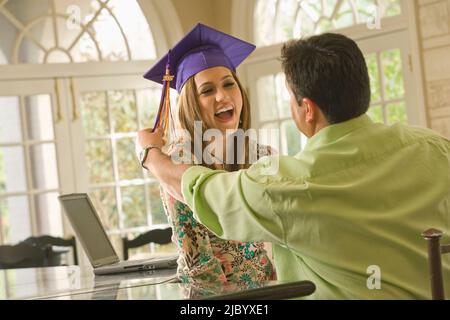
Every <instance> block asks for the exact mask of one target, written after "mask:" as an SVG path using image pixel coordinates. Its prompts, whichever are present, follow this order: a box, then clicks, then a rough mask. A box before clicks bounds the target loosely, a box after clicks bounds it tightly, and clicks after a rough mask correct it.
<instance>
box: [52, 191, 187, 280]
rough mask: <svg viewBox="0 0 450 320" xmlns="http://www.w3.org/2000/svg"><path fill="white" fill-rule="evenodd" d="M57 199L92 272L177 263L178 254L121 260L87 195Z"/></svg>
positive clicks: (153, 267) (119, 271) (127, 270)
mask: <svg viewBox="0 0 450 320" xmlns="http://www.w3.org/2000/svg"><path fill="white" fill-rule="evenodd" d="M58 199H59V201H60V202H61V204H62V206H63V207H64V209H65V212H66V215H67V217H68V219H69V221H70V223H71V225H72V227H73V229H74V230H75V233H76V235H77V237H78V239H79V240H80V242H81V244H82V246H83V248H84V250H85V252H86V254H87V256H88V258H89V261H90V262H91V264H92V267H93V268H94V273H95V274H99V275H100V274H112V273H121V272H135V271H143V270H154V269H166V268H174V267H176V266H177V259H178V254H173V255H168V256H162V257H159V256H158V257H151V258H149V259H142V260H127V261H120V259H119V257H118V256H117V254H116V252H115V250H114V248H113V246H112V244H111V241H110V240H109V238H108V236H107V235H106V232H105V229H104V228H103V225H102V223H101V221H100V219H99V217H98V214H97V211H96V210H95V208H94V205H93V204H92V201H91V199H89V196H88V195H87V194H86V193H72V194H66V195H61V196H59V197H58Z"/></svg>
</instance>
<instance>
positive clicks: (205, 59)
mask: <svg viewBox="0 0 450 320" xmlns="http://www.w3.org/2000/svg"><path fill="white" fill-rule="evenodd" d="M198 34H200V35H201V37H197V38H195V36H196V35H198ZM208 35H209V36H210V37H208ZM200 38H201V39H200ZM230 38H232V37H230V36H229V35H226V34H223V33H220V32H218V31H216V30H214V29H211V28H209V27H206V26H204V25H201V24H199V25H197V26H196V27H195V28H194V29H193V30H192V31H191V32H190V33H189V34H188V35H186V36H185V38H184V39H183V40H181V41H180V42H179V43H178V44H177V45H176V46H175V47H174V48H173V49H172V52H171V56H170V59H172V62H173V61H174V60H175V63H176V64H177V68H176V72H175V73H176V75H175V78H176V89H177V90H178V91H179V92H180V96H179V98H178V105H177V109H178V117H177V120H178V126H179V127H180V128H181V129H182V130H183V131H184V132H185V136H184V137H181V140H178V141H177V143H175V144H174V146H173V147H172V149H171V150H170V151H169V152H170V153H172V154H176V155H177V156H179V155H182V156H183V157H184V158H186V156H187V157H189V158H190V157H191V154H192V153H191V152H189V151H186V143H187V145H188V146H189V147H190V150H195V148H198V146H196V145H195V143H194V142H195V141H194V140H195V139H194V136H195V132H194V131H195V130H196V129H195V125H196V121H201V131H202V134H203V133H205V132H206V131H207V130H209V129H217V130H218V131H219V132H220V133H222V135H221V137H220V138H216V139H215V140H214V141H213V142H210V143H207V142H203V143H202V145H201V147H200V148H201V150H200V151H201V153H196V152H195V151H194V154H197V155H198V154H200V155H202V159H198V157H197V158H195V160H196V161H197V163H198V162H200V163H201V164H202V165H205V166H207V167H210V168H215V169H221V170H227V171H237V170H239V169H242V168H247V167H248V166H249V159H250V151H251V150H250V147H249V142H248V141H246V140H244V141H245V142H244V143H243V145H242V146H236V145H234V144H233V143H230V141H227V139H226V134H227V133H230V132H235V131H236V130H237V129H243V131H247V130H248V129H249V127H250V106H249V102H248V99H247V97H246V95H245V92H244V91H243V90H242V86H241V84H240V83H239V80H238V78H237V77H236V74H235V72H234V70H235V67H236V66H237V65H238V64H239V63H240V62H241V61H242V60H243V59H242V52H241V53H240V55H241V57H240V58H239V59H240V61H239V62H236V60H235V59H234V58H235V57H233V55H234V54H236V51H233V52H232V53H227V52H226V50H227V48H228V47H229V46H230V41H232V42H237V41H239V42H240V43H239V44H240V45H241V47H242V44H245V45H247V46H248V47H249V48H246V49H245V50H247V52H248V51H250V52H251V51H252V50H253V49H254V47H253V46H252V45H249V44H247V43H245V42H242V41H241V40H238V39H235V38H232V39H230ZM192 42H195V43H194V44H192ZM186 47H187V48H188V49H187V50H186ZM179 48H182V50H181V49H179ZM178 51H180V52H178ZM185 51H188V52H185ZM238 53H239V52H238ZM246 54H247V55H248V54H249V53H246ZM244 58H245V57H244ZM165 59H167V57H164V58H163V59H162V61H165ZM158 73H161V70H160V66H158V64H157V65H156V66H155V67H154V68H152V69H151V70H150V71H149V72H148V73H147V74H146V78H149V79H151V80H155V79H154V77H155V75H156V74H158ZM156 79H159V80H156V81H158V82H159V81H160V78H156ZM198 123H199V122H197V124H198ZM217 130H216V132H217ZM146 132H148V131H146V130H142V131H141V132H140V133H139V139H140V145H141V146H146V145H147V144H146V143H145V133H146ZM183 139H184V140H183ZM202 140H203V139H202ZM228 140H231V139H228ZM213 145H214V146H213ZM227 145H230V146H231V147H227ZM231 148H233V149H231ZM259 149H262V150H263V151H265V153H266V154H267V153H269V150H268V148H259ZM197 151H198V150H197ZM237 151H241V152H237ZM242 151H244V152H242ZM230 152H233V154H234V155H237V154H239V153H242V154H243V155H244V159H245V161H236V160H237V159H236V157H233V158H232V159H231V160H234V161H224V159H228V158H231V157H227V155H230ZM263 153H264V152H263ZM260 155H264V154H260ZM209 156H210V158H209V159H206V158H208V157H209ZM211 160H212V161H211ZM241 162H243V163H241ZM218 192H220V190H218ZM162 199H163V203H164V207H165V210H166V213H167V215H168V217H169V221H170V223H171V224H172V227H173V230H174V240H175V242H176V244H177V246H178V250H179V253H180V257H179V259H178V278H179V279H180V280H181V281H182V282H184V283H191V284H198V283H204V282H208V283H211V282H219V283H222V284H225V283H228V282H232V283H234V284H238V285H244V286H246V287H252V286H254V285H256V284H257V283H259V282H263V281H267V280H271V279H274V277H275V273H274V270H273V266H272V263H271V261H270V259H269V257H268V255H267V252H266V250H265V249H264V243H262V242H246V243H243V242H237V241H229V240H223V239H219V238H218V237H217V236H216V235H214V234H213V233H212V232H210V231H209V230H208V229H207V228H206V227H205V226H203V225H201V224H200V223H198V222H197V221H196V220H195V218H194V216H193V212H192V210H191V209H190V208H189V207H187V206H186V205H185V204H184V203H182V202H181V201H178V200H176V199H175V198H174V197H172V196H171V195H170V193H169V192H166V191H162Z"/></svg>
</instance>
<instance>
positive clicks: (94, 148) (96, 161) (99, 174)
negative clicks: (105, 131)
mask: <svg viewBox="0 0 450 320" xmlns="http://www.w3.org/2000/svg"><path fill="white" fill-rule="evenodd" d="M85 152H86V162H87V167H88V168H89V181H90V182H91V183H92V184H94V183H102V182H111V181H114V175H113V167H112V151H111V141H110V140H92V141H87V142H86V147H85Z"/></svg>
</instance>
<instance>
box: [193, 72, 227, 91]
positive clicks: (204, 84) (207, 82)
mask: <svg viewBox="0 0 450 320" xmlns="http://www.w3.org/2000/svg"><path fill="white" fill-rule="evenodd" d="M227 78H233V76H232V75H230V74H227V75H226V76H223V77H222V79H220V81H223V80H225V79H227ZM210 84H213V83H212V82H211V81H206V82H203V83H202V84H201V85H199V87H198V89H200V88H201V87H203V86H206V85H210Z"/></svg>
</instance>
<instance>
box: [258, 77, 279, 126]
mask: <svg viewBox="0 0 450 320" xmlns="http://www.w3.org/2000/svg"><path fill="white" fill-rule="evenodd" d="M274 88H275V83H274V76H273V75H269V76H265V77H261V78H259V79H258V81H257V83H256V90H257V94H258V104H257V105H258V114H259V120H260V121H267V120H274V119H277V118H278V113H277V107H276V106H277V100H276V95H275V90H274Z"/></svg>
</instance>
